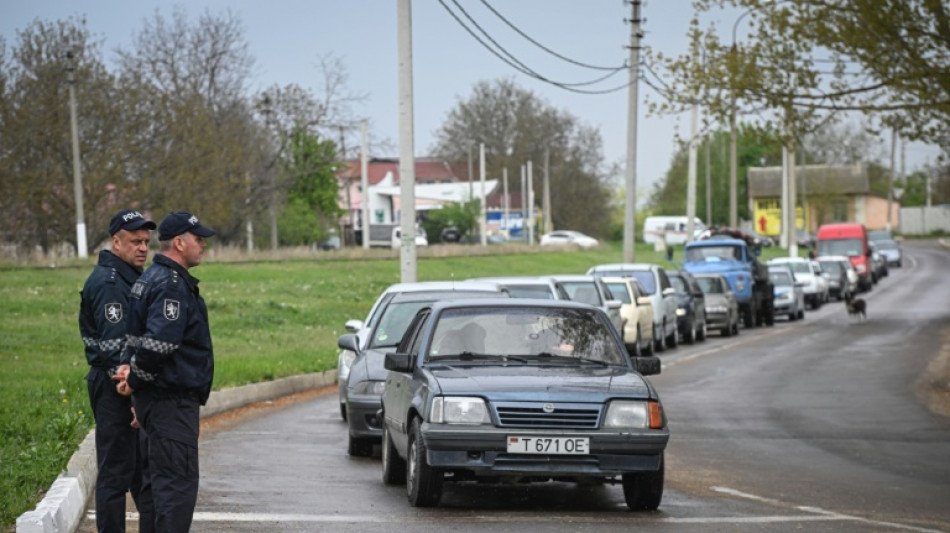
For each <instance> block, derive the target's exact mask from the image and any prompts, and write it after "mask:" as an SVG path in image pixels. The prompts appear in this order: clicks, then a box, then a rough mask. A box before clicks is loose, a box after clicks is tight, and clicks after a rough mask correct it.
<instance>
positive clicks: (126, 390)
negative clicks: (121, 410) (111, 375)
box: [115, 379, 133, 396]
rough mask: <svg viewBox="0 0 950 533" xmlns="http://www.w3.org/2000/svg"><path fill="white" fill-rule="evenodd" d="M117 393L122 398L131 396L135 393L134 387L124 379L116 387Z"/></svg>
mask: <svg viewBox="0 0 950 533" xmlns="http://www.w3.org/2000/svg"><path fill="white" fill-rule="evenodd" d="M115 391H116V392H118V393H119V394H121V395H122V396H131V395H132V392H133V391H132V387H130V386H129V382H128V381H126V380H124V379H123V380H122V381H120V382H119V384H118V385H116V386H115Z"/></svg>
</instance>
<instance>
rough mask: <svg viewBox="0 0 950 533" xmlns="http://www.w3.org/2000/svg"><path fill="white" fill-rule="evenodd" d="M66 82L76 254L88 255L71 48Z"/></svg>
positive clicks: (67, 60)
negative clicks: (74, 207) (67, 85)
mask: <svg viewBox="0 0 950 533" xmlns="http://www.w3.org/2000/svg"><path fill="white" fill-rule="evenodd" d="M66 82H67V83H68V84H69V122H70V130H71V132H72V141H73V196H74V197H75V200H76V254H77V255H78V256H79V257H80V258H81V259H85V258H86V257H88V256H89V252H88V250H87V246H86V222H85V220H84V219H83V204H82V173H81V172H80V169H79V126H78V120H77V118H76V60H75V57H74V56H73V52H72V50H69V51H67V52H66Z"/></svg>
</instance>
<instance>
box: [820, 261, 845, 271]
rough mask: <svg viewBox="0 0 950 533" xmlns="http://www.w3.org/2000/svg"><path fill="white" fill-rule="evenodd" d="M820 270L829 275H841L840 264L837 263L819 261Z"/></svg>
mask: <svg viewBox="0 0 950 533" xmlns="http://www.w3.org/2000/svg"><path fill="white" fill-rule="evenodd" d="M819 263H820V264H821V268H822V269H823V270H824V271H826V272H828V273H830V274H839V273H841V263H839V262H838V261H819Z"/></svg>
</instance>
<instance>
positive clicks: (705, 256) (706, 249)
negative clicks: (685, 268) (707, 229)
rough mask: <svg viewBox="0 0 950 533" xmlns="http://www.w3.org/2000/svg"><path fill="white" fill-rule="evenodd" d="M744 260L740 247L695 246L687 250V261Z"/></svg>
mask: <svg viewBox="0 0 950 533" xmlns="http://www.w3.org/2000/svg"><path fill="white" fill-rule="evenodd" d="M725 260H735V261H740V260H742V249H741V248H739V247H738V246H728V245H726V246H694V247H692V248H689V249H688V250H686V261H690V262H699V261H725Z"/></svg>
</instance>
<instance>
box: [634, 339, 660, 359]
mask: <svg viewBox="0 0 950 533" xmlns="http://www.w3.org/2000/svg"><path fill="white" fill-rule="evenodd" d="M637 338H638V339H640V338H642V337H640V336H639V333H638V335H637ZM640 353H641V354H643V357H653V356H654V355H656V352H655V351H654V350H653V339H650V341H649V342H647V343H645V344H643V346H641V348H640Z"/></svg>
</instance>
